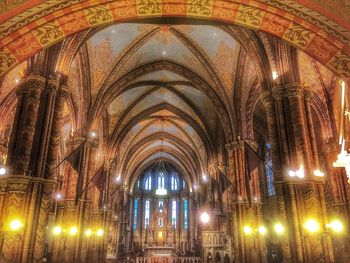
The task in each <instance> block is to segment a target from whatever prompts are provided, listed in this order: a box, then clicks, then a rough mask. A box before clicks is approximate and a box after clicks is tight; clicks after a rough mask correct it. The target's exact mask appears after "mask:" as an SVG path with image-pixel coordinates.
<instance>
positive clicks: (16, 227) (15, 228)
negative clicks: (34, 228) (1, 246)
mask: <svg viewBox="0 0 350 263" xmlns="http://www.w3.org/2000/svg"><path fill="white" fill-rule="evenodd" d="M22 227H23V223H22V222H21V221H20V220H19V219H14V220H12V221H11V222H10V229H11V230H12V231H18V230H19V229H21V228H22Z"/></svg>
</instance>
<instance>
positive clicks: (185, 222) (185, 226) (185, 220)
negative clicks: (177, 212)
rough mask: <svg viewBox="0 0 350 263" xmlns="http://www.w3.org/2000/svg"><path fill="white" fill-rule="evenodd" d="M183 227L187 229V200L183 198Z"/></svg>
mask: <svg viewBox="0 0 350 263" xmlns="http://www.w3.org/2000/svg"><path fill="white" fill-rule="evenodd" d="M184 229H185V230H187V229H188V201H187V199H184Z"/></svg>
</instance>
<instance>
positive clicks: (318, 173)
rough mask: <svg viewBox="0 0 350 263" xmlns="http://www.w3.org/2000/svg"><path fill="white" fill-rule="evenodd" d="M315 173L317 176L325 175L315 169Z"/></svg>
mask: <svg viewBox="0 0 350 263" xmlns="http://www.w3.org/2000/svg"><path fill="white" fill-rule="evenodd" d="M314 175H315V176H317V177H323V176H324V173H322V172H321V171H320V170H318V169H317V170H315V171H314Z"/></svg>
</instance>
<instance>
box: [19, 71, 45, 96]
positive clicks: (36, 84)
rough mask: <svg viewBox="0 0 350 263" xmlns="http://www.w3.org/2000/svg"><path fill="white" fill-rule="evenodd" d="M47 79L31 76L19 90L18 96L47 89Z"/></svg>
mask: <svg viewBox="0 0 350 263" xmlns="http://www.w3.org/2000/svg"><path fill="white" fill-rule="evenodd" d="M45 81H46V80H45V78H44V77H42V76H38V75H30V76H28V77H27V78H26V79H25V81H23V82H22V83H21V84H20V85H19V87H18V88H17V91H16V93H17V96H18V95H20V94H24V93H28V92H30V91H31V90H33V89H37V90H40V91H41V90H43V89H44V87H45Z"/></svg>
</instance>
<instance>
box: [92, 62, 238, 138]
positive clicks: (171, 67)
mask: <svg viewBox="0 0 350 263" xmlns="http://www.w3.org/2000/svg"><path fill="white" fill-rule="evenodd" d="M164 69H166V70H168V71H171V72H175V73H177V74H180V75H183V76H185V77H186V78H187V79H191V80H192V82H193V83H192V85H191V86H192V87H194V88H197V89H198V90H200V91H202V92H203V93H204V94H205V95H207V96H208V97H209V98H210V99H211V100H212V102H213V104H214V105H215V107H216V111H217V113H218V116H219V118H220V121H221V124H222V127H223V129H224V131H225V135H226V138H227V139H228V140H229V139H232V138H233V134H232V131H233V130H234V129H232V127H233V125H234V124H233V123H234V122H233V123H232V122H231V119H230V117H229V114H228V111H227V109H226V107H225V105H224V103H223V102H222V100H221V98H220V97H219V95H218V94H217V93H216V91H215V89H213V88H212V87H210V85H209V84H207V83H206V82H205V80H203V79H202V78H201V77H200V76H198V75H197V74H195V73H194V72H192V71H191V70H189V69H188V68H186V67H184V66H182V65H179V64H177V63H175V62H172V61H168V60H160V61H155V62H151V63H147V64H145V65H142V66H140V67H137V68H136V69H133V70H131V71H130V72H129V73H127V74H125V75H124V76H123V77H121V78H120V79H118V80H117V81H116V82H114V83H113V84H112V85H111V88H110V89H108V94H107V92H104V93H99V95H98V97H97V98H96V102H95V104H94V106H93V107H92V109H91V113H90V122H89V123H92V121H93V120H94V119H95V118H96V117H97V116H98V115H99V114H100V113H101V112H103V109H104V108H105V107H107V105H109V104H110V103H111V102H112V100H113V99H114V98H116V97H117V96H118V95H120V94H121V93H122V92H123V90H124V89H125V88H126V87H125V84H126V83H127V82H128V81H129V80H131V79H133V80H135V79H137V78H138V77H140V76H142V75H145V74H147V73H150V72H153V71H157V70H164ZM163 85H164V86H166V83H163Z"/></svg>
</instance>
